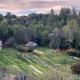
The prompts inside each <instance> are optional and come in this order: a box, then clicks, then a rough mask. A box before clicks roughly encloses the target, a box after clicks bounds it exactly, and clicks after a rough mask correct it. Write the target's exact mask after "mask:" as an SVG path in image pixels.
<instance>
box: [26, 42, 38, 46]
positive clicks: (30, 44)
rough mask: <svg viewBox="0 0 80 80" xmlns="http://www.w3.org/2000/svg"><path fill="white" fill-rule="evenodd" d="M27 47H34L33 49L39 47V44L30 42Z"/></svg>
mask: <svg viewBox="0 0 80 80" xmlns="http://www.w3.org/2000/svg"><path fill="white" fill-rule="evenodd" d="M25 46H27V47H28V46H33V47H36V46H37V43H35V42H28V43H27V44H26V45H25Z"/></svg>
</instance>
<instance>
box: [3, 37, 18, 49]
mask: <svg viewBox="0 0 80 80" xmlns="http://www.w3.org/2000/svg"><path fill="white" fill-rule="evenodd" d="M16 46H17V43H16V41H15V39H14V37H11V38H9V39H7V40H6V41H5V44H4V47H12V48H15V47H16Z"/></svg>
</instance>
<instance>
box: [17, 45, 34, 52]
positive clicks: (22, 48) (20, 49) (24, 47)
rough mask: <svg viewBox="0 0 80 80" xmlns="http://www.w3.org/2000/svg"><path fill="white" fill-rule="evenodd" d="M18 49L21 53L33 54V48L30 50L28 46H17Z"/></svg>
mask: <svg viewBox="0 0 80 80" xmlns="http://www.w3.org/2000/svg"><path fill="white" fill-rule="evenodd" d="M16 49H17V50H18V51H20V52H33V50H34V49H33V48H30V47H26V46H22V45H20V46H17V47H16Z"/></svg>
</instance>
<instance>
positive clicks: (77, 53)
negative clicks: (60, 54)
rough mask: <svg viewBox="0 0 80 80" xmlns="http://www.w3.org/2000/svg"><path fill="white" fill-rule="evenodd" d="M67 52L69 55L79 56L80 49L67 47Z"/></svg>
mask: <svg viewBox="0 0 80 80" xmlns="http://www.w3.org/2000/svg"><path fill="white" fill-rule="evenodd" d="M67 53H68V54H69V55H70V56H76V57H80V51H79V50H75V49H68V50H67Z"/></svg>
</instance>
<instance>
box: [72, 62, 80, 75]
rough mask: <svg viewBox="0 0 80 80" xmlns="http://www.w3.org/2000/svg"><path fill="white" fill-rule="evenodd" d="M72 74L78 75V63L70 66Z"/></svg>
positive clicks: (79, 65)
mask: <svg viewBox="0 0 80 80" xmlns="http://www.w3.org/2000/svg"><path fill="white" fill-rule="evenodd" d="M71 70H72V73H74V74H80V61H79V62H77V63H75V64H74V65H72V66H71Z"/></svg>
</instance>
